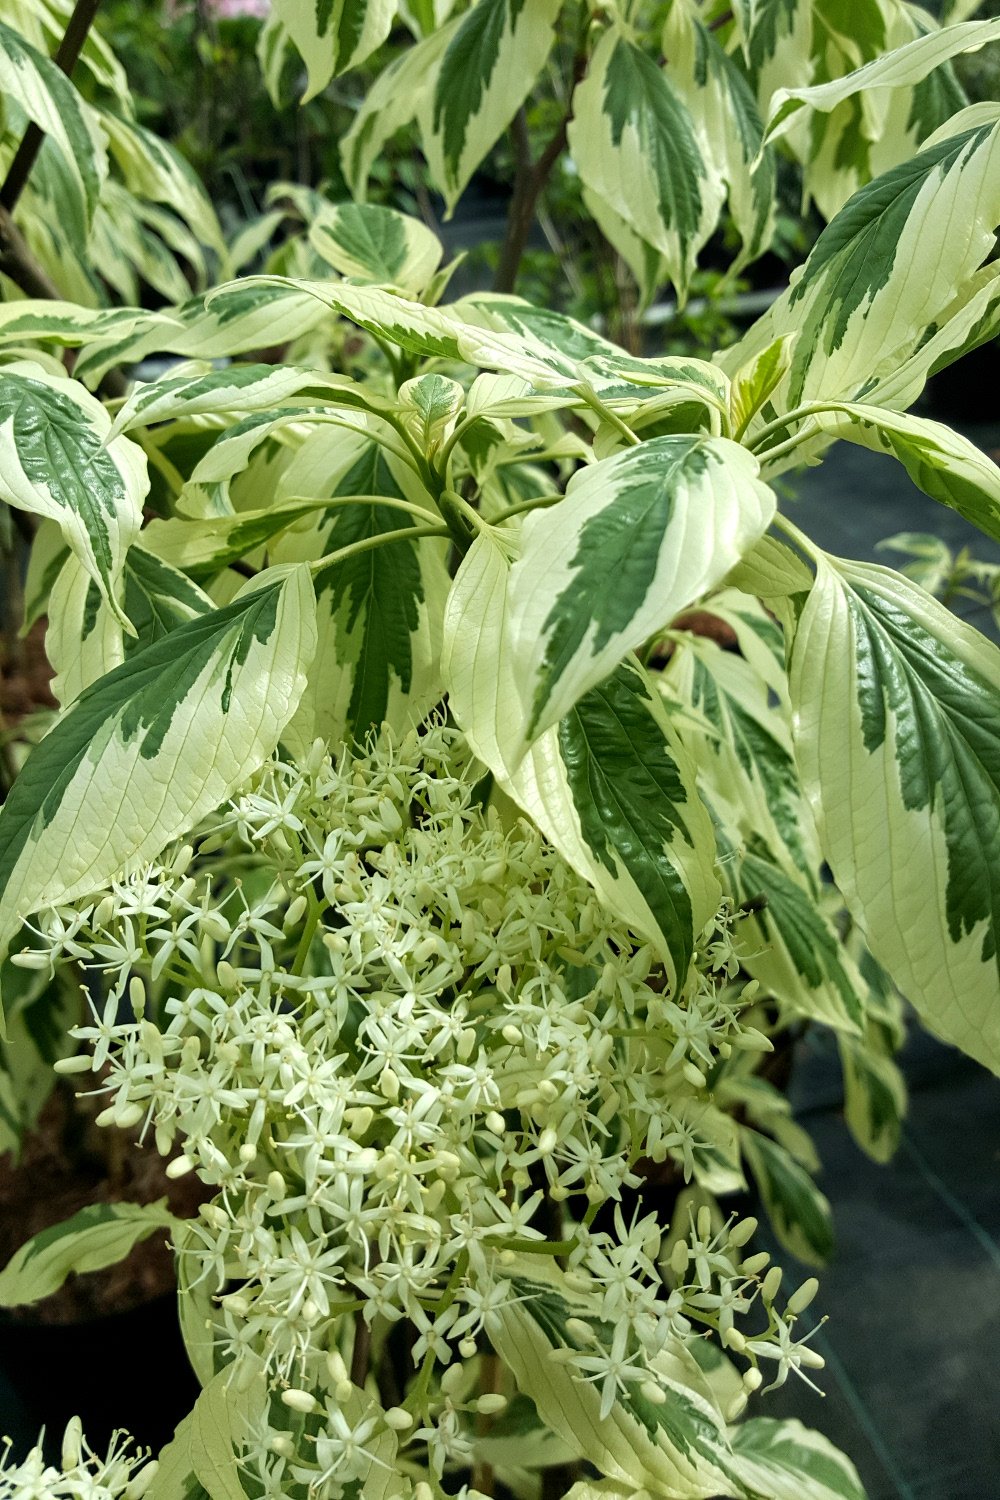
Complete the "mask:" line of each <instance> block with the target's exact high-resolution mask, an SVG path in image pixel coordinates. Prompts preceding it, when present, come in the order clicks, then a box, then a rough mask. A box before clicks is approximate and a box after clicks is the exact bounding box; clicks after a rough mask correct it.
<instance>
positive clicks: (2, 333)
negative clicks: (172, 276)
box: [0, 298, 171, 348]
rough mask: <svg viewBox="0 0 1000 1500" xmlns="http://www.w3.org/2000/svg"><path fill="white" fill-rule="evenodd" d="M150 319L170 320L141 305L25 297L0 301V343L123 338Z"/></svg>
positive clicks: (72, 343)
mask: <svg viewBox="0 0 1000 1500" xmlns="http://www.w3.org/2000/svg"><path fill="white" fill-rule="evenodd" d="M151 318H152V319H153V320H154V321H156V322H159V323H161V324H162V326H163V327H164V328H169V327H170V326H171V324H170V319H169V318H167V317H163V316H159V317H157V315H156V314H151V313H147V312H145V311H144V310H143V309H142V308H141V307H80V306H78V305H77V303H75V302H57V301H52V302H48V301H42V300H40V299H39V300H36V299H34V298H26V299H25V300H24V301H19V302H3V303H0V345H6V344H19V343H21V342H22V341H24V342H28V341H30V340H33V339H43V340H45V342H46V343H53V344H66V345H68V346H70V347H71V348H72V347H74V346H75V345H77V344H86V343H89V342H90V341H91V340H96V339H101V340H103V339H108V340H115V339H120V338H125V337H127V336H128V335H130V334H132V333H133V332H135V330H136V329H137V328H140V327H141V328H142V330H143V332H145V330H146V328H147V326H148V323H149V320H150V319H151Z"/></svg>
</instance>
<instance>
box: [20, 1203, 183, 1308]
mask: <svg viewBox="0 0 1000 1500" xmlns="http://www.w3.org/2000/svg"><path fill="white" fill-rule="evenodd" d="M166 1202H167V1200H166V1199H165V1198H161V1199H160V1201H159V1202H158V1203H148V1204H138V1203H94V1204H92V1205H91V1206H90V1207H89V1208H81V1209H80V1211H79V1213H75V1214H74V1215H73V1217H72V1218H71V1219H64V1220H63V1222H62V1223H61V1224H54V1225H53V1226H52V1228H51V1229H43V1230H42V1231H41V1233H39V1234H36V1235H34V1236H33V1237H32V1238H31V1239H30V1240H28V1242H27V1244H25V1245H22V1246H21V1248H20V1250H17V1251H15V1253H14V1254H13V1255H12V1256H11V1258H10V1260H9V1261H8V1262H7V1264H6V1266H5V1267H4V1269H3V1270H2V1271H0V1307H23V1306H24V1305H25V1304H26V1303H31V1302H40V1301H41V1299H42V1298H43V1297H48V1296H50V1295H51V1294H52V1293H53V1292H55V1291H58V1289H59V1288H60V1287H61V1286H62V1284H63V1282H64V1281H65V1280H66V1277H67V1276H69V1275H70V1274H71V1273H75V1274H76V1275H83V1274H85V1273H86V1272H87V1271H100V1270H102V1269H103V1267H104V1266H114V1265H117V1263H118V1262H119V1261H120V1260H124V1259H125V1256H126V1255H127V1254H128V1253H129V1251H130V1250H131V1249H132V1246H133V1245H137V1244H138V1243H139V1241H140V1240H145V1239H148V1238H149V1236H150V1235H151V1234H155V1233H156V1231H157V1230H158V1229H159V1230H163V1229H166V1230H169V1229H171V1228H172V1227H173V1225H174V1224H175V1222H176V1220H175V1219H174V1216H173V1214H172V1213H170V1212H169V1210H168V1209H167V1207H166Z"/></svg>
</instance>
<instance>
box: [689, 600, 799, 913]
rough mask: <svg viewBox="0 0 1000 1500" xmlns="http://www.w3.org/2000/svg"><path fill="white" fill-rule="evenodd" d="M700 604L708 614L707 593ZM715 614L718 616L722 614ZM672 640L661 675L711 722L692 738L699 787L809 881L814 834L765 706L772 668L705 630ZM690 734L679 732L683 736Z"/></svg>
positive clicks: (774, 719) (787, 743) (770, 708)
mask: <svg viewBox="0 0 1000 1500" xmlns="http://www.w3.org/2000/svg"><path fill="white" fill-rule="evenodd" d="M747 602H748V604H749V602H750V601H747ZM706 610H707V612H708V614H709V615H710V616H711V615H712V613H713V601H712V600H711V599H709V600H707V601H706ZM715 618H719V619H722V620H723V621H725V616H724V615H716V616H715ZM698 619H699V617H695V623H697V622H698ZM681 623H682V624H683V621H682V622H681ZM676 643H677V644H676V649H675V651H674V654H673V656H672V657H671V659H670V662H669V665H668V667H667V669H666V671H665V673H664V674H663V679H662V680H663V683H664V686H665V688H666V689H667V691H668V692H669V693H671V694H675V695H677V696H679V697H680V698H681V700H682V701H683V702H684V703H686V704H690V705H691V706H692V707H693V708H695V709H697V710H698V712H699V713H700V714H702V715H703V716H704V719H705V721H706V723H707V725H708V726H710V728H711V731H712V732H710V733H707V734H702V735H699V736H698V739H699V746H698V752H697V760H698V764H699V767H700V769H701V773H702V774H703V775H704V776H705V778H706V784H707V787H708V788H710V789H712V790H713V791H717V792H718V793H719V794H721V795H723V796H725V797H726V799H727V802H728V803H729V805H730V806H731V807H732V808H733V809H734V810H738V815H739V818H740V826H741V832H742V833H743V834H744V836H745V835H747V834H750V833H756V834H759V835H760V836H762V837H763V838H765V840H766V842H767V843H768V844H769V845H770V846H771V847H772V848H774V849H781V850H782V851H783V853H784V858H785V862H786V863H788V864H789V865H790V866H791V867H792V868H793V869H795V870H797V871H798V873H799V878H800V879H801V880H803V881H804V882H805V883H806V885H807V887H809V886H810V885H811V884H812V882H813V881H814V880H815V871H816V869H817V867H818V864H819V858H818V847H817V844H816V834H815V829H814V827H813V822H812V814H811V812H810V810H809V807H808V804H807V803H806V801H805V798H804V796H803V793H802V789H801V787H800V784H799V778H798V773H797V771H796V768H795V762H794V759H793V755H792V741H791V733H790V726H789V725H788V724H787V723H786V721H785V717H784V715H783V714H782V712H781V710H780V708H777V707H775V706H774V704H773V700H772V695H773V694H774V693H775V688H774V687H773V686H772V683H773V682H774V678H775V675H776V674H775V673H774V672H773V671H771V672H768V673H767V675H764V674H762V673H761V672H760V671H758V670H757V669H756V668H755V666H754V664H753V663H752V662H751V661H749V660H747V659H746V658H745V657H744V656H739V655H736V654H734V653H732V652H729V651H724V650H722V649H721V648H720V647H719V646H718V645H717V644H716V643H715V641H713V640H711V639H710V638H708V637H706V636H705V635H696V634H692V633H691V632H689V631H688V630H684V631H683V633H680V632H679V633H678V635H677V636H676ZM693 733H694V731H693V730H687V731H685V737H686V738H689V737H691V735H692V734H693ZM814 894H816V892H814Z"/></svg>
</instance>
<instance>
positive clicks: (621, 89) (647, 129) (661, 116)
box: [569, 27, 723, 301]
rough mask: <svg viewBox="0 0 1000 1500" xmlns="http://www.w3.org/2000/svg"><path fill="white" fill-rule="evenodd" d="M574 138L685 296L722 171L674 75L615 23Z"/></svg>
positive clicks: (594, 176)
mask: <svg viewBox="0 0 1000 1500" xmlns="http://www.w3.org/2000/svg"><path fill="white" fill-rule="evenodd" d="M569 144H570V150H571V151H572V153H573V159H574V161H575V162H576V165H577V168H578V170H579V173H580V177H581V178H582V180H583V182H584V184H585V185H586V186H587V187H588V188H589V189H590V191H591V192H592V193H595V194H596V195H597V196H598V197H599V198H600V199H601V200H602V201H603V202H604V203H606V204H607V205H608V207H609V208H610V209H611V210H612V211H613V212H614V213H615V214H617V215H618V216H619V217H620V218H621V219H622V220H624V222H625V223H626V224H627V225H628V226H629V228H630V229H631V230H632V231H633V233H634V234H636V235H638V236H639V238H640V239H641V240H644V241H645V242H646V243H647V244H650V245H652V246H653V247H654V248H655V249H656V250H657V251H658V252H659V253H660V255H662V257H663V260H664V264H665V266H666V268H667V271H668V274H669V275H670V278H671V280H672V281H673V283H674V285H675V287H676V288H677V293H678V297H679V298H680V300H681V301H683V299H684V297H685V296H686V293H687V288H688V286H689V284H690V280H691V276H692V274H693V272H694V266H695V260H696V257H697V254H698V251H699V250H700V249H701V247H702V246H703V245H704V243H705V241H706V240H707V239H708V237H709V235H710V234H711V232H712V230H713V228H714V227H715V223H716V220H717V219H718V215H719V209H720V208H721V206H722V199H723V188H722V181H721V177H720V175H719V172H718V169H717V168H716V167H715V165H714V164H713V163H712V162H711V161H709V160H707V159H706V157H705V155H704V153H703V151H702V148H701V145H700V143H699V140H698V136H697V133H696V130H695V125H694V121H693V120H692V118H691V115H690V112H689V111H688V109H687V106H686V105H685V103H684V101H683V99H682V98H681V97H680V95H679V94H678V93H677V91H676V90H675V88H674V86H673V84H672V83H671V82H670V80H669V78H668V77H667V75H666V74H665V73H664V72H663V71H662V70H661V69H660V68H659V67H658V66H657V64H656V63H655V62H654V61H653V59H652V58H651V57H650V56H649V55H648V53H646V52H645V51H643V50H642V49H641V48H640V47H638V46H637V45H636V44H635V43H634V42H632V41H631V40H630V39H629V38H628V37H627V36H626V35H625V33H624V32H623V31H620V30H618V29H617V28H616V27H612V28H610V29H609V30H608V31H607V32H606V33H605V35H604V36H603V37H602V38H601V40H600V41H599V42H598V44H597V47H596V49H595V51H594V54H593V57H592V58H591V60H590V66H589V68H588V70H587V76H586V78H585V79H584V81H583V83H581V84H579V85H578V86H577V89H576V91H575V93H574V95H573V120H572V122H571V124H570V126H569Z"/></svg>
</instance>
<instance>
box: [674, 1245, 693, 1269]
mask: <svg viewBox="0 0 1000 1500" xmlns="http://www.w3.org/2000/svg"><path fill="white" fill-rule="evenodd" d="M690 1259H691V1251H690V1249H689V1248H688V1242H687V1240H677V1241H676V1243H675V1245H674V1248H673V1249H672V1250H671V1252H670V1269H671V1271H673V1273H674V1275H675V1276H683V1275H684V1272H685V1271H686V1270H687V1268H688V1261H689V1260H690Z"/></svg>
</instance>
